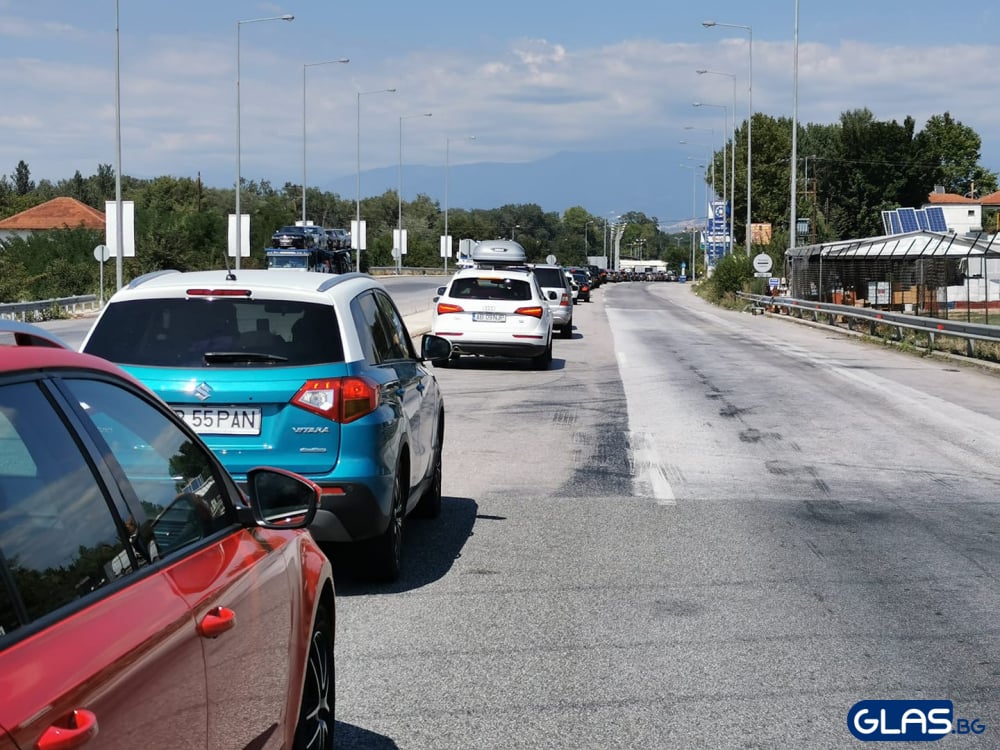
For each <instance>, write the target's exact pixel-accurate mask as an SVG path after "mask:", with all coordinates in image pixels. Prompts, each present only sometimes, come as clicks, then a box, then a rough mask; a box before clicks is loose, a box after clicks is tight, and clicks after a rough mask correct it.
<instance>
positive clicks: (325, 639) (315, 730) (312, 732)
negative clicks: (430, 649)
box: [293, 604, 335, 750]
mask: <svg viewBox="0 0 1000 750" xmlns="http://www.w3.org/2000/svg"><path fill="white" fill-rule="evenodd" d="M334 685H335V682H334V661H333V630H332V629H331V627H330V615H329V613H328V612H327V610H326V607H325V606H324V605H322V604H321V605H320V606H319V608H318V609H317V610H316V619H315V621H314V622H313V626H312V635H311V636H310V637H309V652H308V655H307V661H306V674H305V682H304V683H303V685H302V704H301V705H300V706H299V720H298V722H297V723H296V725H295V744H294V745H293V748H294V750H333V728H334V703H335V700H334V698H335V688H334Z"/></svg>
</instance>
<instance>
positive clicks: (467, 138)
mask: <svg viewBox="0 0 1000 750" xmlns="http://www.w3.org/2000/svg"><path fill="white" fill-rule="evenodd" d="M474 140H476V136H474V135H467V136H465V137H463V138H445V139H444V242H447V243H448V247H447V248H446V249H445V253H444V272H445V273H448V253H449V252H451V238H450V236H449V235H448V171H449V166H450V156H449V154H450V150H451V142H452V141H474Z"/></svg>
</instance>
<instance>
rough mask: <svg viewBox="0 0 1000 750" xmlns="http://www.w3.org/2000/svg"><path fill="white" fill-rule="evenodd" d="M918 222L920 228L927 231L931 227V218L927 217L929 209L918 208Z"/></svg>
mask: <svg viewBox="0 0 1000 750" xmlns="http://www.w3.org/2000/svg"><path fill="white" fill-rule="evenodd" d="M917 224H918V225H920V228H921V229H922V230H924V231H925V232H926V231H928V230H929V229H930V228H931V220H930V219H928V218H927V209H924V208H918V209H917Z"/></svg>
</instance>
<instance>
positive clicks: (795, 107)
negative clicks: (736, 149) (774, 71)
mask: <svg viewBox="0 0 1000 750" xmlns="http://www.w3.org/2000/svg"><path fill="white" fill-rule="evenodd" d="M792 36H793V42H792V158H791V164H792V185H791V200H790V201H789V203H790V205H791V213H790V215H789V217H788V242H789V247H791V248H793V249H794V248H795V245H796V244H797V240H798V237H796V224H798V221H799V215H798V206H797V205H796V204H797V202H798V194H797V190H798V181H799V146H798V135H799V0H795V30H794V32H793V34H792Z"/></svg>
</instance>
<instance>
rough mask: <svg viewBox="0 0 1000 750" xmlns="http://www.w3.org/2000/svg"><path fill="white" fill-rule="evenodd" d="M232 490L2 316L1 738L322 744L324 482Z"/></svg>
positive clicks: (203, 460)
mask: <svg viewBox="0 0 1000 750" xmlns="http://www.w3.org/2000/svg"><path fill="white" fill-rule="evenodd" d="M263 273H266V272H263ZM279 275H280V274H279ZM293 275H294V274H293ZM259 455H260V456H261V457H263V454H259ZM246 487H247V489H246V492H245V493H244V492H243V491H241V490H240V488H239V487H238V486H237V484H236V482H234V481H233V479H232V478H231V477H230V475H229V474H228V473H227V472H226V471H225V469H224V468H223V466H222V464H221V463H220V462H219V460H218V459H217V458H216V457H215V455H213V453H212V451H210V450H209V449H208V448H207V447H206V446H205V444H204V442H202V441H201V440H200V439H199V437H198V435H197V434H196V433H195V431H193V430H192V429H190V428H189V427H188V426H187V425H185V423H184V422H183V421H182V420H181V418H180V417H179V416H177V414H176V413H175V412H174V410H172V409H171V408H169V407H168V406H166V405H165V404H164V403H163V402H162V401H160V400H159V399H158V398H156V396H155V395H153V394H152V393H151V392H150V391H149V390H148V389H147V388H145V387H143V386H142V385H141V384H140V383H139V382H138V381H136V380H135V379H134V378H132V377H130V376H129V375H127V374H125V373H124V372H122V371H121V370H120V369H119V368H117V367H115V366H114V365H112V364H111V363H109V362H107V361H105V360H103V359H100V358H97V357H93V356H90V355H87V354H80V353H78V352H75V351H73V350H71V349H69V348H65V346H64V345H62V342H60V341H58V339H55V338H54V337H52V335H51V334H50V333H49V332H47V331H44V330H42V329H39V328H35V327H34V326H30V325H26V324H23V323H15V322H11V321H0V695H2V696H3V699H2V700H0V747H2V748H72V747H80V748H82V747H85V746H86V747H95V748H96V747H106V748H132V747H137V748H143V750H176V749H178V748H196V747H201V748H205V747H262V746H263V741H264V740H267V742H268V743H269V744H268V746H269V747H271V746H273V747H284V748H306V747H310V748H317V750H331V748H332V747H333V737H332V733H333V728H334V717H333V706H334V695H333V690H334V680H333V675H334V669H333V666H334V665H333V649H334V625H335V622H334V619H335V618H334V603H335V593H334V588H333V577H332V572H331V565H330V562H329V560H328V559H327V558H326V557H325V556H324V555H323V552H322V550H321V549H320V548H319V546H318V545H317V544H316V543H315V542H314V541H313V540H312V538H311V537H310V534H309V532H308V531H307V529H306V527H307V526H308V524H309V523H310V522H311V520H312V519H313V518H314V516H315V514H316V511H317V509H318V507H319V505H320V502H321V500H320V488H319V486H318V485H316V484H314V483H312V482H309V481H307V480H305V479H303V478H302V477H299V476H296V475H294V474H292V473H290V472H288V471H284V470H282V469H268V468H261V467H257V468H254V469H251V470H250V471H249V472H248V474H247V481H246ZM323 502H325V500H324V501H323ZM236 707H243V708H244V709H245V710H242V711H239V717H238V721H237V720H234V716H235V714H234V710H236ZM91 740H92V741H91Z"/></svg>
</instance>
